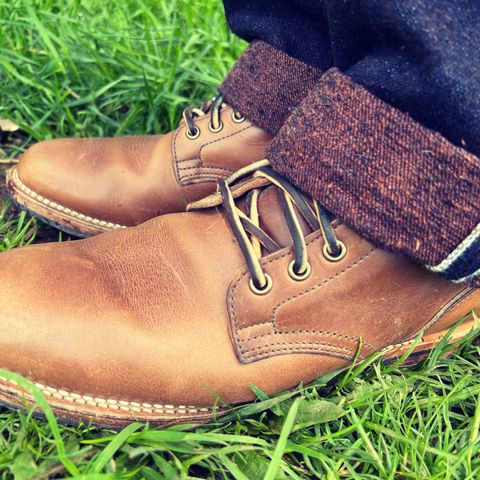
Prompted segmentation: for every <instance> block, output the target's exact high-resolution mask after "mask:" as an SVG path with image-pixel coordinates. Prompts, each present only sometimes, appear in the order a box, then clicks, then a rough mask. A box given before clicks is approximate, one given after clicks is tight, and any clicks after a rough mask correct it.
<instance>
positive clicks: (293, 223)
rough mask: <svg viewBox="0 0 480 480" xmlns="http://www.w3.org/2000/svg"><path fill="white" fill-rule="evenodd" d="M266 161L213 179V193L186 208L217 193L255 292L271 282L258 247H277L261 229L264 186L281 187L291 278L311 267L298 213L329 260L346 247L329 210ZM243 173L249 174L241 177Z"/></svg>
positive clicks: (208, 202) (206, 203)
mask: <svg viewBox="0 0 480 480" xmlns="http://www.w3.org/2000/svg"><path fill="white" fill-rule="evenodd" d="M269 165H270V164H269V162H268V160H261V161H259V162H255V163H253V164H251V165H248V166H246V167H244V168H242V169H240V170H238V171H237V172H236V173H234V174H233V175H231V176H230V177H229V178H227V179H225V180H221V181H220V182H218V191H217V193H215V194H213V195H212V196H211V197H207V199H205V200H203V201H200V202H196V203H194V204H191V205H189V210H192V209H195V208H205V207H207V206H209V205H212V202H214V200H213V199H214V198H215V197H218V196H220V199H217V201H218V203H220V202H221V203H222V204H223V208H224V211H225V216H226V218H227V220H228V223H229V225H230V228H231V229H232V232H233V234H234V235H235V238H236V239H237V241H238V244H239V246H240V249H241V250H242V253H243V255H244V257H245V260H246V263H247V267H248V269H249V271H250V275H251V284H250V285H251V287H252V290H254V291H255V292H256V293H259V294H261V293H265V292H266V291H268V290H269V289H270V287H271V278H270V277H269V276H268V275H267V274H266V273H265V272H264V270H263V268H262V265H261V262H260V260H261V257H262V247H263V248H264V249H265V250H267V251H268V252H269V253H273V252H276V251H278V250H280V249H281V248H282V247H280V246H279V245H278V244H277V243H276V242H275V241H274V240H273V239H272V238H271V237H270V236H269V235H268V234H267V233H266V232H265V231H263V230H262V229H261V228H260V217H259V212H258V198H259V194H260V192H261V191H262V190H263V189H264V188H266V187H267V186H269V185H272V184H273V185H275V186H277V187H278V188H279V190H280V192H281V195H280V197H279V198H280V206H281V208H282V211H283V214H284V215H285V220H286V223H287V227H288V230H289V232H290V235H291V238H292V240H293V256H294V259H293V261H292V262H291V263H290V267H289V273H290V274H291V275H292V276H293V277H294V278H296V279H298V280H301V279H304V278H307V277H308V275H309V274H310V270H311V267H310V264H309V262H308V251H307V245H306V240H305V235H304V233H303V230H302V228H301V225H300V220H299V217H298V213H300V215H301V216H302V217H303V218H304V219H305V221H306V222H307V223H308V224H309V226H310V227H311V229H312V230H314V231H315V230H320V231H321V233H322V236H323V238H324V241H325V244H324V250H323V253H324V255H325V256H326V257H327V258H328V259H329V260H331V261H336V260H338V259H340V258H341V257H343V255H344V253H345V252H346V250H345V245H344V244H343V243H342V242H341V241H340V240H338V239H337V236H336V234H335V231H334V229H333V226H332V217H331V215H330V214H329V213H328V212H327V211H326V210H325V209H324V208H322V207H321V206H320V205H319V204H318V203H317V202H316V201H315V200H313V201H311V200H308V199H307V197H305V196H304V195H303V194H302V193H300V192H299V191H298V190H297V189H296V188H295V187H294V186H293V185H292V184H291V183H290V182H289V181H288V180H286V179H285V178H284V177H282V176H281V175H279V174H278V173H276V172H274V171H273V170H272V169H271V168H270V166H269ZM246 177H250V178H248V179H246V180H245V178H246ZM249 182H250V186H249ZM243 193H247V194H248V196H247V206H248V215H247V214H246V213H244V212H243V211H242V210H241V209H239V208H238V207H237V206H236V204H235V199H236V198H238V197H239V196H241V195H243ZM209 198H210V199H211V200H209Z"/></svg>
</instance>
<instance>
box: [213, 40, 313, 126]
mask: <svg viewBox="0 0 480 480" xmlns="http://www.w3.org/2000/svg"><path fill="white" fill-rule="evenodd" d="M321 76H322V72H321V71H320V70H318V69H316V68H315V67H311V66H309V65H307V64H306V63H303V62H301V61H299V60H296V59H294V58H292V57H289V56H288V55H287V54H285V53H283V52H281V51H280V50H277V49H275V48H273V47H271V46H270V45H268V44H267V43H264V42H260V41H256V42H253V43H252V44H251V45H250V46H249V47H248V48H247V49H246V50H245V52H244V53H243V55H242V56H241V57H240V58H239V60H238V61H237V63H236V64H235V66H234V67H233V69H232V70H231V71H230V73H229V74H228V76H227V78H226V79H225V81H224V82H223V83H222V85H221V86H220V88H219V91H220V93H221V94H222V95H223V97H224V98H225V101H226V102H227V103H228V104H229V105H232V106H233V107H235V108H237V109H238V110H239V111H240V112H241V113H242V114H243V115H245V117H247V118H248V120H250V121H251V122H252V123H254V124H255V125H257V126H258V127H260V128H263V129H264V130H266V131H267V132H268V133H270V134H272V135H275V134H276V133H277V132H278V130H280V127H281V126H282V125H283V123H284V122H285V120H286V119H287V117H288V115H289V114H290V112H291V111H292V110H293V109H294V108H295V107H296V106H297V105H298V104H299V103H300V102H301V101H302V99H303V98H304V97H305V96H306V95H307V93H308V92H309V90H310V89H311V88H313V87H314V86H315V85H316V84H317V83H318V80H319V79H320V77H321Z"/></svg>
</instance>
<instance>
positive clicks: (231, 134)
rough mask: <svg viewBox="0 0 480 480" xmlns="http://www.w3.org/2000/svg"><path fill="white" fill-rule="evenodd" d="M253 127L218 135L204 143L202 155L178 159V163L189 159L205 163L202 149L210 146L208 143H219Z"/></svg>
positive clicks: (249, 126) (248, 126)
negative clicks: (221, 135)
mask: <svg viewBox="0 0 480 480" xmlns="http://www.w3.org/2000/svg"><path fill="white" fill-rule="evenodd" d="M252 127H253V125H247V126H246V127H243V128H241V129H240V130H237V131H236V132H232V133H229V134H228V135H225V136H224V137H218V138H215V139H213V140H210V141H209V142H207V143H204V144H202V146H201V147H200V157H194V158H184V159H183V160H178V162H177V163H182V162H188V161H191V160H200V161H201V162H202V164H203V158H202V150H203V149H204V148H205V147H208V145H212V144H214V143H217V142H221V141H222V140H226V139H227V138H231V137H234V136H235V135H238V134H239V133H241V132H244V131H245V130H248V129H249V128H252ZM182 128H183V127H182ZM175 140H176V138H175Z"/></svg>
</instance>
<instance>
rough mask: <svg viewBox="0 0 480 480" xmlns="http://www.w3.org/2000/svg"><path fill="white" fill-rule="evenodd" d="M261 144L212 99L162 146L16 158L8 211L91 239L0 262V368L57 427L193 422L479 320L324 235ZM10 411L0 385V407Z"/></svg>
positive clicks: (453, 336) (350, 241) (136, 143)
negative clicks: (42, 403) (31, 386)
mask: <svg viewBox="0 0 480 480" xmlns="http://www.w3.org/2000/svg"><path fill="white" fill-rule="evenodd" d="M269 141H270V137H269V135H268V134H267V133H265V132H264V131H262V130H261V129H259V128H257V127H255V126H254V125H252V124H251V123H250V122H249V121H248V120H247V119H245V118H244V117H243V116H242V115H241V113H240V112H238V111H235V110H234V109H233V108H231V107H229V106H228V105H226V104H225V103H223V102H222V99H221V98H220V97H217V98H216V99H215V100H214V101H212V102H209V103H208V104H206V105H204V106H203V108H202V109H190V110H187V111H186V112H185V114H184V119H183V121H182V122H181V123H180V125H179V127H178V128H177V129H176V130H175V131H173V132H170V133H168V134H167V135H163V136H141V137H125V138H107V139H77V140H73V139H69V140H54V141H47V142H42V143H39V144H37V145H35V146H33V147H32V148H30V149H29V150H28V151H27V152H26V153H25V154H24V156H23V158H22V159H21V161H20V163H19V165H18V166H17V167H15V168H13V169H12V170H11V171H10V172H9V173H8V177H7V184H8V188H9V190H10V192H11V195H12V197H13V198H14V200H15V201H16V202H17V203H18V204H19V205H20V206H22V207H23V208H25V209H27V210H29V211H30V212H31V213H33V214H34V215H36V216H38V217H39V218H41V219H43V220H45V221H47V222H48V223H50V224H52V225H55V226H57V227H59V228H61V229H62V230H65V231H66V232H69V233H72V234H75V235H77V236H85V237H87V236H88V237H91V238H87V239H84V240H79V241H71V242H64V243H58V244H46V245H34V246H30V247H27V248H22V249H18V250H15V251H10V252H7V253H3V254H1V255H0V272H1V274H2V288H1V289H0V331H1V332H2V333H1V334H0V367H2V368H6V369H9V370H12V371H15V372H18V373H21V374H23V375H25V376H26V377H28V378H29V379H31V380H32V381H34V382H35V383H36V384H37V386H38V387H39V388H40V389H41V390H42V391H43V393H44V394H46V396H47V399H48V401H49V403H50V404H51V406H52V408H53V410H54V412H55V413H56V414H57V415H58V416H59V417H61V418H63V419H65V420H67V421H70V422H71V421H80V420H83V421H93V422H94V423H96V424H99V425H105V426H110V427H120V426H122V425H124V424H127V423H129V422H131V421H134V420H140V421H148V422H151V423H152V424H165V423H174V422H197V421H207V420H208V419H210V418H211V417H212V416H213V415H217V416H218V415H222V414H224V413H226V412H229V411H230V410H231V408H232V406H235V405H237V404H243V403H245V402H249V401H252V400H254V398H255V395H254V392H253V390H252V388H251V385H255V386H256V387H258V388H260V389H261V390H263V391H264V392H266V393H267V394H275V393H277V392H280V391H282V390H285V389H289V388H292V387H295V386H296V385H298V384H299V383H300V382H305V383H308V382H311V381H313V380H314V379H315V378H317V377H319V376H321V375H323V374H325V373H327V372H331V371H334V370H337V369H341V368H344V367H346V366H348V365H349V364H351V362H352V361H353V359H354V358H355V357H356V355H359V358H365V357H367V356H369V355H371V354H372V353H374V352H378V351H380V352H382V354H383V355H384V356H385V357H388V358H395V357H398V356H400V355H402V354H403V353H405V352H406V351H407V350H408V349H409V348H410V347H411V345H412V342H414V341H417V340H418V335H419V333H420V332H422V333H421V339H420V341H418V343H417V344H416V346H415V348H414V353H415V354H417V355H420V354H426V353H427V352H428V351H429V350H430V349H431V348H432V347H433V346H434V345H436V344H437V343H438V342H439V341H440V339H441V338H443V337H444V336H445V335H446V333H447V332H449V330H451V329H452V326H454V325H455V323H456V322H457V321H458V320H459V319H460V318H462V317H464V316H468V315H469V314H470V313H471V311H472V310H473V309H474V308H476V307H477V306H478V305H479V304H480V293H479V292H478V291H477V290H475V289H472V288H469V287H466V286H464V285H456V284H453V283H449V282H447V281H445V280H443V279H442V278H440V277H439V276H436V275H434V274H432V273H430V272H428V271H426V270H425V269H422V268H420V267H418V266H416V265H414V264H412V263H411V262H410V261H409V260H407V259H405V258H402V257H400V256H396V255H392V254H390V253H388V252H386V251H383V250H381V249H378V248H376V247H375V246H374V245H372V244H370V243H369V242H367V241H365V240H364V239H362V238H360V237H359V236H358V235H356V234H355V233H354V232H353V231H352V230H351V229H350V228H348V227H347V226H346V225H344V224H341V223H339V222H338V221H337V220H336V219H335V218H333V217H332V216H331V215H330V214H329V213H328V212H326V211H325V210H324V209H323V208H322V206H321V205H319V204H318V203H317V202H315V201H313V200H312V199H310V198H307V197H306V196H305V195H304V194H303V193H302V192H300V191H299V190H298V189H296V188H295V187H294V186H293V185H291V184H290V183H289V182H288V181H287V180H286V179H285V178H282V177H281V176H279V175H278V174H276V173H275V172H274V171H273V170H272V169H271V168H270V166H269V164H268V161H266V160H263V157H264V152H265V147H266V145H267V144H268V142H269ZM144 222H145V223H144ZM137 225H138V226H137ZM127 227H129V228H127ZM130 227H131V228H130ZM97 234H101V235H97ZM95 235H96V236H95ZM473 325H474V321H473V318H472V317H471V316H470V317H468V318H467V319H466V320H465V321H464V322H463V323H461V324H460V326H458V327H457V328H455V329H454V330H453V331H451V332H450V337H449V342H454V341H456V340H458V339H459V338H461V337H462V336H464V335H465V334H466V333H467V332H468V331H470V329H471V328H472V327H473ZM415 339H417V340H415ZM24 395H25V392H24V391H23V390H22V389H21V388H20V387H19V386H18V385H17V384H16V383H14V382H11V381H8V380H6V379H2V378H0V401H1V402H3V403H5V404H7V405H10V406H13V407H21V406H22V405H23V404H24V400H23V398H24ZM27 397H28V394H27ZM219 399H220V400H219Z"/></svg>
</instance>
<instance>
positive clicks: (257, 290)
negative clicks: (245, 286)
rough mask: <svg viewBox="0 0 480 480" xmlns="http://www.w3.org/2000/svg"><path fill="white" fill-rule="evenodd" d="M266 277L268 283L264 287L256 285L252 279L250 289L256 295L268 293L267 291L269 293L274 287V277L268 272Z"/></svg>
mask: <svg viewBox="0 0 480 480" xmlns="http://www.w3.org/2000/svg"><path fill="white" fill-rule="evenodd" d="M265 278H266V279H267V284H266V285H265V286H264V287H263V288H258V287H256V286H255V284H254V283H253V280H252V279H250V282H249V286H250V290H251V291H252V292H253V293H254V294H255V295H266V294H267V293H269V292H270V291H271V290H272V288H273V280H272V277H271V276H270V275H268V273H266V274H265Z"/></svg>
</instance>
